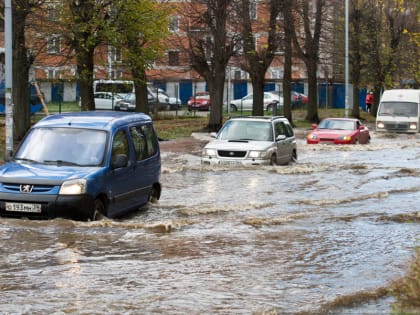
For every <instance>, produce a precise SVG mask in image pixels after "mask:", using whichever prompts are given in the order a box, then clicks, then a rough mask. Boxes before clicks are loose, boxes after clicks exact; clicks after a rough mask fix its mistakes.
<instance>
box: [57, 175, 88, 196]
mask: <svg viewBox="0 0 420 315" xmlns="http://www.w3.org/2000/svg"><path fill="white" fill-rule="evenodd" d="M86 183H87V182H86V179H73V180H68V181H66V182H64V183H63V184H62V185H61V188H60V192H59V193H58V194H59V195H81V194H84V193H85V192H86Z"/></svg>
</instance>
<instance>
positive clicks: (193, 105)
mask: <svg viewBox="0 0 420 315" xmlns="http://www.w3.org/2000/svg"><path fill="white" fill-rule="evenodd" d="M210 106H211V100H210V94H209V92H197V93H196V94H195V95H192V96H190V99H189V100H188V103H187V108H188V110H189V111H193V110H200V111H208V110H210Z"/></svg>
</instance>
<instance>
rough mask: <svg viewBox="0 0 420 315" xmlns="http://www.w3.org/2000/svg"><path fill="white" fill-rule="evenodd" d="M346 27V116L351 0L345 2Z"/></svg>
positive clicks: (346, 105)
mask: <svg viewBox="0 0 420 315" xmlns="http://www.w3.org/2000/svg"><path fill="white" fill-rule="evenodd" d="M345 11H346V13H345V20H346V21H345V29H346V36H345V39H346V48H345V49H346V52H345V68H346V69H345V76H346V78H345V81H346V82H345V87H344V89H345V94H346V96H345V100H344V107H345V116H346V118H347V117H349V0H346V3H345Z"/></svg>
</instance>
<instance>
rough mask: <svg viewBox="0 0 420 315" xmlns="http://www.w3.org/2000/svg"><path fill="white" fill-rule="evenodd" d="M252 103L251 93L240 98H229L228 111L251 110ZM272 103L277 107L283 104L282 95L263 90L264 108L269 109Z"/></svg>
mask: <svg viewBox="0 0 420 315" xmlns="http://www.w3.org/2000/svg"><path fill="white" fill-rule="evenodd" d="M253 103H254V100H253V93H251V94H248V95H246V96H244V97H242V98H239V99H235V100H231V101H230V105H229V106H230V111H232V112H235V111H237V110H252V107H253ZM274 103H276V104H277V106H279V107H281V106H283V97H281V96H279V94H276V93H272V92H264V109H265V110H271V109H272V106H273V104H274Z"/></svg>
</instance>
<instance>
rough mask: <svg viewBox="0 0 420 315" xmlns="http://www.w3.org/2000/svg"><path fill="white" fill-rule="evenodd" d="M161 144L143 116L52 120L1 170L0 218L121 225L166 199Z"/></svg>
mask: <svg viewBox="0 0 420 315" xmlns="http://www.w3.org/2000/svg"><path fill="white" fill-rule="evenodd" d="M160 172H161V159H160V150H159V142H158V137H157V134H156V132H155V129H154V126H153V122H152V120H151V118H150V116H148V115H145V114H142V113H122V112H112V111H82V112H73V113H63V114H57V115H50V116H47V117H45V118H43V119H42V120H40V121H39V122H37V123H36V124H35V125H34V126H33V127H32V128H31V129H30V130H29V132H28V133H27V134H26V136H25V138H24V139H23V141H22V142H21V143H20V145H19V147H18V149H17V151H16V153H15V154H14V155H13V157H12V158H11V160H10V161H8V162H7V163H5V164H3V165H2V166H1V167H0V215H1V216H6V217H25V218H33V219H52V218H56V217H63V218H70V219H74V220H96V219H99V218H101V217H102V216H106V217H110V218H115V217H120V216H122V215H125V214H126V213H128V212H131V211H136V210H137V209H138V208H139V207H141V206H143V205H145V204H146V203H148V202H149V201H153V200H157V199H159V197H160V193H161V184H160V182H159V180H160Z"/></svg>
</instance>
